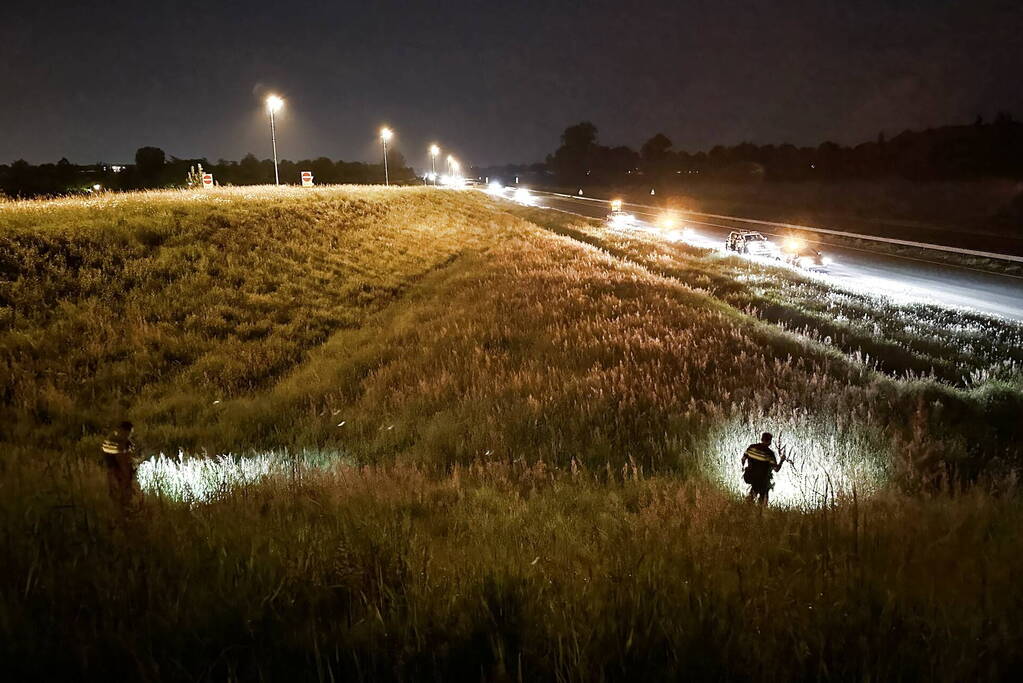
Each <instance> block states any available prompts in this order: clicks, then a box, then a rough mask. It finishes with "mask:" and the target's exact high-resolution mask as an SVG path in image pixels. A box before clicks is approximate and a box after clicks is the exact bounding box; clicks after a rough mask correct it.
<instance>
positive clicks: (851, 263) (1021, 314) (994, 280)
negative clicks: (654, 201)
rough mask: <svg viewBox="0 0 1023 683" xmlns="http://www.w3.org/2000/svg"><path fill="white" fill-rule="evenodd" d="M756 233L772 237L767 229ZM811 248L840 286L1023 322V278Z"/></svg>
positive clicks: (585, 206) (591, 206) (553, 205)
mask: <svg viewBox="0 0 1023 683" xmlns="http://www.w3.org/2000/svg"><path fill="white" fill-rule="evenodd" d="M532 197H533V201H534V202H535V204H536V205H537V206H542V207H546V208H550V209H557V210H560V211H568V212H571V213H576V214H580V215H583V216H588V217H591V218H604V217H605V216H606V215H607V213H608V210H609V207H608V204H607V202H603V201H594V200H592V199H575V198H566V197H564V196H560V195H554V194H551V193H543V192H537V191H533V192H532ZM626 210H627V211H629V212H630V213H632V214H633V215H635V216H636V218H637V219H638V220H640V221H646V220H649V221H651V222H652V221H654V220H655V215H656V214H655V213H654V209H646V208H643V207H637V206H628V207H626ZM683 220H684V223H685V225H686V227H688V228H690V229H691V231H692V233H691V234H690V236H688V237H687V238H686V239H685V241H687V242H690V243H692V244H694V245H695V246H701V247H708V248H716V249H721V248H723V246H724V240H725V237H726V236H727V235H728V233H729V232H730V231H731V230H735V229H737V228H743V229H750V226H748V225H741V224H739V223H738V222H735V221H729V220H727V219H720V218H718V219H706V218H699V217H689V216H683ZM760 232H762V233H764V234H765V235H768V236H769V238H774V235H772V233H771V232H769V231H768V230H766V229H765V230H760ZM814 247H815V248H816V249H817V250H818V251H820V252H821V253H822V254H824V255H825V256H828V257H830V258H831V259H832V265H831V266H830V267H829V269H828V272H827V273H825V274H822V275H820V277H823V278H825V279H827V280H828V281H830V282H833V283H834V284H836V285H838V286H839V287H842V288H845V289H850V290H853V291H858V292H866V293H871V294H881V295H884V296H887V297H890V298H891V299H893V300H896V301H900V302H906V303H930V304H938V305H943V306H948V307H953V308H960V309H967V310H972V311H977V312H980V313H986V314H989V315H993V316H998V317H1002V318H1006V319H1009V320H1015V321H1023V277H1020V276H1015V275H1009V274H1000V273H991V272H986V271H981V270H977V269H973V268H969V267H966V266H957V265H950V264H947V263H941V262H938V261H928V260H926V252H923V254H922V257H921V258H919V259H918V258H914V257H908V256H899V255H894V254H887V253H883V252H880V251H872V250H868V249H860V248H858V247H850V246H844V245H838V244H834V243H833V242H830V241H828V240H827V239H825V238H823V237H822V238H821V239H820V241H818V242H816V243H815V244H814Z"/></svg>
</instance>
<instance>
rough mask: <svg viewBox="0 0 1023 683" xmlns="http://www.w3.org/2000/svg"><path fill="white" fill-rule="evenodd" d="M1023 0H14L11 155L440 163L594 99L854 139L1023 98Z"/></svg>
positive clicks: (2, 80) (0, 129)
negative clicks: (429, 155) (430, 149)
mask: <svg viewBox="0 0 1023 683" xmlns="http://www.w3.org/2000/svg"><path fill="white" fill-rule="evenodd" d="M1021 35H1023V0H977V1H973V2H968V1H966V0H959V1H952V0H947V1H946V0H930V1H924V0H916V1H910V0H887V1H881V0H861V1H857V0H843V1H832V0H783V1H777V2H752V1H750V2H742V1H739V0H695V1H687V0H675V1H671V0H657V1H650V2H631V3H630V2H624V1H622V2H605V1H604V0H598V1H594V2H556V1H555V0H550V2H534V1H532V0H526V1H519V0H489V1H487V2H471V1H468V0H439V1H436V0H435V1H434V2H422V3H420V2H405V3H402V2H391V1H389V0H363V1H361V2H340V1H334V2H321V1H317V0H306V1H300V0H289V1H287V2H284V1H277V2H268V1H265V0H247V1H244V2H242V1H240V0H239V1H236V2H216V1H214V0H210V1H209V2H193V1H192V0H174V1H173V2H164V1H163V0H153V1H147V0H133V1H131V2H126V1H122V0H95V1H94V2H88V3H87V2H65V1H61V2H47V1H46V0H38V1H37V2H25V1H22V2H3V3H2V6H0V87H2V91H0V92H2V94H0V160H2V161H9V160H13V159H17V158H25V159H28V160H29V161H33V162H40V161H54V160H57V159H59V158H60V157H62V156H66V157H68V158H69V159H71V160H72V161H76V162H81V163H87V162H92V161H98V160H105V161H129V160H131V159H132V157H133V154H134V150H135V149H136V148H137V147H139V146H142V145H156V146H159V147H162V148H164V149H165V150H166V151H167V152H168V154H173V155H175V156H179V157H193V156H206V157H209V158H211V159H217V158H220V157H224V158H240V157H241V156H242V155H244V154H245V153H246V152H250V151H251V152H254V153H256V154H257V155H258V156H260V157H264V158H265V157H268V156H270V144H269V132H268V128H269V126H268V124H267V120H266V116H265V112H264V110H263V109H262V97H263V96H264V95H265V93H266V92H268V91H271V90H272V91H275V92H279V93H280V94H281V95H283V96H284V97H285V98H286V100H287V105H286V108H285V110H284V111H283V112H282V113H281V117H280V121H279V123H280V125H279V144H280V151H281V156H282V157H285V158H291V159H299V158H307V157H315V156H329V157H332V158H343V159H366V160H368V159H375V156H376V146H375V135H376V131H377V129H378V128H379V126H380V124H382V123H385V122H386V123H388V124H390V125H391V126H392V127H393V128H394V129H395V131H396V133H397V138H396V143H397V144H398V145H399V147H400V148H401V150H402V151H403V152H404V153H405V155H406V157H407V158H408V159H409V161H410V162H412V163H413V164H415V165H419V166H422V165H423V164H424V163H425V162H424V156H425V149H426V145H427V144H428V143H429V142H431V141H434V140H436V141H438V142H439V143H440V144H441V145H442V146H443V147H445V149H453V150H454V151H455V152H456V154H458V155H459V156H460V157H461V158H463V159H466V160H468V161H470V162H474V163H477V164H488V163H503V162H522V161H534V160H540V159H542V158H543V156H544V155H545V154H546V153H547V152H549V151H552V150H553V149H554V148H555V147H556V146H557V144H558V137H559V135H560V133H561V131H562V130H563V129H564V128H565V126H567V125H570V124H572V123H575V122H577V121H579V120H583V119H589V120H591V121H593V122H594V123H595V124H596V125H597V127H598V128H599V129H600V138H601V141H602V142H604V143H605V144H628V145H632V146H636V147H638V146H639V144H641V143H642V141H643V140H644V139H646V138H647V137H649V136H650V135H652V134H653V133H655V132H658V131H663V132H664V133H666V134H667V135H668V136H669V137H670V138H671V139H672V140H673V141H674V142H675V144H676V147H680V148H685V149H689V150H691V151H695V150H697V149H706V148H709V147H711V146H713V145H715V144H719V143H720V144H734V143H737V142H741V141H743V140H750V141H753V142H757V143H767V142H794V143H796V144H817V143H819V142H821V141H823V140H825V139H832V140H835V141H837V142H843V143H850V142H858V141H862V140H864V139H870V138H873V137H875V136H876V135H877V133H878V131H880V130H885V131H886V132H888V133H889V134H892V133H897V132H899V131H901V130H903V129H905V128H919V127H924V126H928V125H941V124H943V123H948V122H967V121H972V120H973V118H974V117H975V116H976V115H977V114H978V113H983V114H985V115H986V116H988V117H991V116H993V114H994V113H995V112H997V111H998V110H1009V111H1013V112H1014V113H1015V114H1016V115H1017V118H1021V117H1023V47H1021V42H1023V41H1021V38H1020V36H1021Z"/></svg>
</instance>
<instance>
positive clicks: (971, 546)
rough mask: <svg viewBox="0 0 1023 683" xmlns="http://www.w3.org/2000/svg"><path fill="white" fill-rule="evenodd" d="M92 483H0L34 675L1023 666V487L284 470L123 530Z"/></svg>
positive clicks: (8, 563)
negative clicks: (828, 494)
mask: <svg viewBox="0 0 1023 683" xmlns="http://www.w3.org/2000/svg"><path fill="white" fill-rule="evenodd" d="M79 474H80V478H79V482H80V486H79V488H78V492H77V494H76V497H75V498H74V499H73V502H69V501H68V500H67V499H64V498H61V497H55V496H52V495H48V494H47V493H46V490H47V489H46V487H45V486H42V485H40V482H39V481H37V480H36V479H35V476H36V473H34V472H31V471H28V470H27V469H23V470H21V471H20V472H19V473H17V474H16V475H15V476H14V477H5V478H4V481H3V483H2V484H0V491H2V493H3V495H2V496H0V519H2V523H3V528H4V529H5V534H4V535H3V537H2V543H3V546H4V547H3V550H4V557H5V558H6V559H5V562H4V565H3V575H2V579H3V581H4V587H5V588H4V590H3V591H2V592H0V615H2V619H0V631H2V636H3V637H2V638H0V654H2V655H3V656H4V661H5V666H6V667H7V675H8V676H11V677H12V679H14V680H30V679H47V680H53V679H68V678H83V677H88V678H99V677H117V678H121V679H127V678H131V679H154V678H159V679H171V680H196V679H210V680H257V679H275V680H276V679H280V678H288V679H327V680H330V679H333V680H423V679H428V680H478V679H481V678H482V679H487V680H519V679H521V680H595V679H608V680H637V679H648V680H649V679H677V678H687V679H696V680H706V679H715V680H718V679H729V680H734V679H744V680H777V681H788V680H809V679H830V680H851V679H857V680H863V679H871V680H892V679H927V680H948V681H953V680H1007V679H1009V678H1011V676H1012V675H1013V673H1014V672H1015V670H1016V668H1017V667H1018V664H1019V652H1020V649H1019V646H1020V645H1021V640H1023V630H1021V628H1020V624H1021V622H1020V620H1019V618H1018V614H1019V609H1020V606H1021V605H1020V590H1019V581H1018V579H1019V576H1020V571H1021V569H1023V566H1021V560H1020V557H1021V555H1020V553H1019V534H1018V529H1019V525H1020V523H1021V522H1023V518H1021V516H1020V512H1021V511H1020V506H1019V504H1018V498H1017V495H1018V494H1017V492H1015V491H1014V490H1007V491H1004V492H1003V493H997V494H993V493H990V492H984V491H982V490H980V489H973V490H971V491H967V492H963V493H960V494H959V495H956V496H948V495H944V494H940V495H934V494H929V495H923V496H920V495H914V496H910V495H907V494H900V493H897V492H893V491H887V492H883V493H879V494H877V495H874V496H871V497H868V498H859V499H858V500H850V501H849V502H847V503H843V504H841V505H838V506H835V507H831V506H829V507H826V508H824V509H821V510H818V511H815V512H801V511H795V510H788V509H785V508H777V509H775V508H768V509H766V510H760V509H758V508H753V507H750V506H748V505H746V504H744V503H741V502H739V501H737V500H736V499H735V498H734V497H732V496H730V495H729V494H728V493H727V492H725V491H724V490H722V489H721V488H720V487H718V486H716V485H713V484H711V483H709V482H706V481H705V480H702V479H699V478H696V479H693V478H690V479H688V480H682V479H679V478H677V477H664V476H646V475H643V474H641V473H640V472H638V470H636V469H632V468H627V469H626V470H625V471H621V470H616V469H614V468H611V469H606V468H602V469H600V470H591V469H589V468H586V467H581V466H578V467H575V468H568V469H559V468H552V467H551V466H550V465H548V464H546V463H534V464H532V465H527V464H525V463H521V462H519V463H497V462H492V461H491V462H478V463H474V464H472V465H470V466H468V467H464V468H463V467H456V468H454V470H453V471H452V473H451V474H450V475H448V476H445V477H436V476H435V475H433V474H431V473H429V472H425V471H423V470H422V469H420V468H418V467H412V466H408V465H403V466H402V465H399V466H378V467H369V468H365V467H364V468H351V467H341V468H337V469H332V470H327V471H323V470H313V471H308V472H306V473H305V475H304V476H301V477H298V478H296V477H292V476H290V475H278V476H272V477H270V478H268V479H264V480H263V481H262V483H259V484H255V485H251V486H248V487H245V488H242V489H237V490H234V491H230V492H224V493H223V494H222V495H221V496H220V497H219V498H217V499H216V500H215V501H214V502H212V503H209V504H206V505H202V506H182V505H180V504H176V503H174V502H173V501H170V500H163V499H159V498H155V499H153V498H151V499H150V500H149V502H148V504H147V506H146V513H145V516H144V517H141V518H138V519H134V520H131V521H129V522H128V523H126V524H119V523H116V522H114V521H113V520H112V519H111V513H110V510H109V504H108V503H107V502H106V500H105V498H104V492H103V490H102V487H101V486H100V483H99V481H98V477H95V476H92V475H91V474H90V473H88V472H81V473H79ZM22 487H25V488H22ZM25 494H28V495H25ZM23 496H24V497H23Z"/></svg>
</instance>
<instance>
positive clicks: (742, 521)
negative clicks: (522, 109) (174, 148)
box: [0, 188, 1023, 680]
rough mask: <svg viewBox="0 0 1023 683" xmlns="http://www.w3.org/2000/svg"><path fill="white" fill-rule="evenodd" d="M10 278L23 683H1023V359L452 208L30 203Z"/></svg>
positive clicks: (599, 237)
mask: <svg viewBox="0 0 1023 683" xmlns="http://www.w3.org/2000/svg"><path fill="white" fill-rule="evenodd" d="M0 259H2V260H0V275H2V277H3V280H2V281H0V319H2V320H3V323H2V324H3V327H2V328H0V330H2V331H0V353H2V354H3V363H0V373H3V378H4V382H3V387H4V394H3V402H2V404H0V409H2V414H0V420H2V424H3V425H4V430H3V431H2V433H0V440H2V442H0V445H2V447H3V448H4V452H5V455H4V457H3V459H2V460H0V474H2V478H0V520H2V522H0V523H2V525H3V533H2V535H0V553H2V556H3V557H5V558H6V561H5V562H4V563H3V565H2V567H0V581H2V585H3V590H2V591H0V642H2V645H0V653H2V654H3V655H4V660H5V661H8V662H13V663H14V664H13V669H12V671H13V673H14V674H15V675H16V676H17V677H19V678H26V679H31V678H40V679H43V678H45V679H53V678H62V677H63V678H81V677H82V676H84V675H88V676H90V677H95V676H99V675H105V676H117V677H124V678H146V679H152V678H169V679H180V680H197V679H199V680H222V679H237V680H253V679H281V678H286V677H294V678H300V679H312V678H317V679H324V680H338V679H353V680H360V679H361V680H392V679H393V680H410V679H431V680H456V679H458V680H460V679H470V678H471V679H475V680H478V679H480V678H483V679H490V680H537V679H544V680H547V679H549V680H593V679H608V680H638V679H644V678H646V679H656V678H663V677H676V678H677V677H682V676H685V677H689V678H694V679H708V678H713V679H720V678H730V679H749V680H793V679H843V680H844V679H851V678H857V679H891V678H903V679H923V678H927V679H938V680H962V679H964V678H965V679H969V678H979V679H994V680H997V679H1002V678H1005V677H1006V676H1008V675H1009V672H1011V671H1014V670H1016V668H1017V667H1018V664H1019V658H1020V656H1019V654H1018V653H1019V652H1021V651H1023V650H1021V649H1020V645H1021V644H1023V643H1021V641H1023V628H1021V622H1020V620H1019V619H1018V613H1019V609H1020V606H1021V605H1020V603H1021V601H1023V591H1021V590H1020V589H1019V588H1018V583H1019V581H1018V578H1019V576H1020V572H1021V569H1023V561H1021V560H1020V557H1021V552H1020V551H1021V550H1023V543H1021V540H1020V538H1019V532H1018V529H1019V522H1020V521H1021V520H1020V517H1021V510H1020V506H1019V498H1018V492H1017V490H1016V485H1015V479H1014V475H1013V471H1014V469H1015V467H1016V466H1017V465H1018V463H1019V460H1020V456H1021V447H1020V445H1019V444H1020V443H1021V438H1023V425H1021V424H1020V422H1019V419H1018V418H1019V415H1020V414H1023V381H1021V371H1020V367H1021V365H1020V364H1021V362H1023V357H1021V355H1020V354H1021V352H1020V347H1021V344H1020V340H1021V337H1023V334H1021V332H1023V330H1021V328H1020V327H1019V326H1014V325H1011V324H1007V323H998V322H995V321H992V320H989V319H985V318H983V317H979V316H969V315H963V314H951V313H948V312H945V311H941V310H938V309H925V308H903V307H899V306H897V305H895V304H892V303H890V302H884V301H878V300H874V299H871V298H869V297H866V296H863V295H856V294H851V293H845V292H838V291H833V290H829V289H828V288H827V287H826V286H825V285H822V284H821V283H819V282H817V281H813V280H809V279H806V278H803V277H801V276H799V275H798V274H794V273H792V272H790V271H783V270H777V269H773V268H765V267H763V266H758V265H755V264H751V263H749V262H747V261H743V260H740V259H736V258H734V257H731V258H722V257H721V256H719V255H717V254H711V253H708V252H704V251H700V250H697V249H694V248H691V247H686V246H682V245H678V244H667V243H664V242H661V241H659V240H657V239H655V238H653V237H649V236H646V237H642V236H624V235H618V234H613V233H608V232H607V231H606V230H605V229H603V228H602V227H601V226H599V224H596V223H594V222H588V221H585V220H584V219H580V218H576V217H572V216H568V215H564V214H554V213H549V212H543V211H539V210H534V209H527V208H521V207H512V206H511V205H508V204H506V203H503V202H497V201H494V200H491V199H488V198H485V197H483V196H482V195H479V194H477V193H459V192H451V191H441V190H433V189H428V188H406V189H390V190H386V189H383V188H318V189H314V190H308V189H299V188H290V189H274V188H256V189H251V188H249V189H222V190H217V191H215V192H212V193H205V194H188V193H181V192H164V193H145V194H136V195H130V194H129V195H109V196H103V197H98V198H95V199H90V200H75V201H70V200H68V201H50V202H17V203H8V204H3V205H0ZM122 416H127V417H129V418H131V419H132V420H134V421H135V422H136V423H137V425H138V439H139V441H140V444H141V446H142V449H143V450H144V452H145V453H146V454H147V455H151V456H154V457H153V458H152V459H151V460H150V462H149V463H146V464H144V465H143V471H142V474H143V476H144V478H145V483H146V485H147V488H148V490H149V494H148V496H147V501H146V505H145V508H144V512H143V513H142V514H141V515H140V516H138V517H137V518H135V519H132V520H130V521H129V522H127V523H118V522H117V521H116V516H115V514H114V512H115V511H114V510H113V509H112V507H111V505H110V503H109V502H108V501H107V500H106V497H105V490H104V485H105V484H104V482H103V475H102V472H101V470H100V467H99V463H98V458H97V457H96V453H97V451H98V443H99V440H101V439H102V436H103V431H104V430H105V429H106V428H107V427H108V426H109V425H110V424H111V423H112V422H114V421H116V420H117V419H120V418H121V417H122ZM763 429H769V430H771V431H773V432H774V433H775V434H776V436H777V437H778V439H779V442H780V443H781V444H782V445H784V446H785V447H786V449H787V450H788V452H789V453H790V454H791V456H792V458H793V463H794V464H793V467H791V468H790V467H789V466H788V465H786V467H785V469H783V470H782V472H781V473H780V474H779V475H778V477H777V482H778V485H777V488H776V489H775V492H774V501H775V503H776V505H775V506H774V507H772V508H771V509H768V510H766V511H758V510H755V509H751V508H750V507H748V506H747V505H745V504H744V503H743V502H742V501H741V500H740V484H741V482H740V480H739V464H738V457H739V455H740V453H741V450H742V448H744V447H745V445H746V444H747V443H749V442H751V441H753V440H755V437H756V436H757V435H758V433H759V432H760V431H761V430H763ZM179 452H182V453H183V456H184V459H183V460H180V461H179V460H178V458H177V457H176V456H177V454H178V453H179ZM159 453H163V454H165V456H166V457H159V456H158V454H159ZM225 454H226V455H225ZM204 455H206V456H219V457H214V458H212V459H207V460H202V459H200V458H202V457H203V456H204ZM161 491H162V492H163V493H162V494H161V493H160V492H161Z"/></svg>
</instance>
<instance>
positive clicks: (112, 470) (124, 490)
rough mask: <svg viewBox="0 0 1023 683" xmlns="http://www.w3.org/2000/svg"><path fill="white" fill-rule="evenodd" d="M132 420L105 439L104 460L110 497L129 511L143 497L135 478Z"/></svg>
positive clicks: (121, 425)
mask: <svg viewBox="0 0 1023 683" xmlns="http://www.w3.org/2000/svg"><path fill="white" fill-rule="evenodd" d="M134 429H135V427H134V425H132V423H131V422H127V421H125V422H122V423H120V424H119V425H117V427H116V428H115V429H114V431H112V432H110V435H109V436H107V438H106V439H105V440H104V441H103V461H104V464H106V468H107V487H108V489H109V491H110V498H111V499H113V501H114V502H115V503H117V505H118V506H119V507H120V508H121V510H124V511H127V510H129V509H130V508H131V507H132V506H134V505H135V504H136V503H137V502H138V501H139V500H140V498H141V497H142V491H141V489H140V488H139V484H138V481H136V480H135V472H136V465H137V463H136V461H135V442H134V441H133V440H132V438H131V436H132V432H133V431H134Z"/></svg>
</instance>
